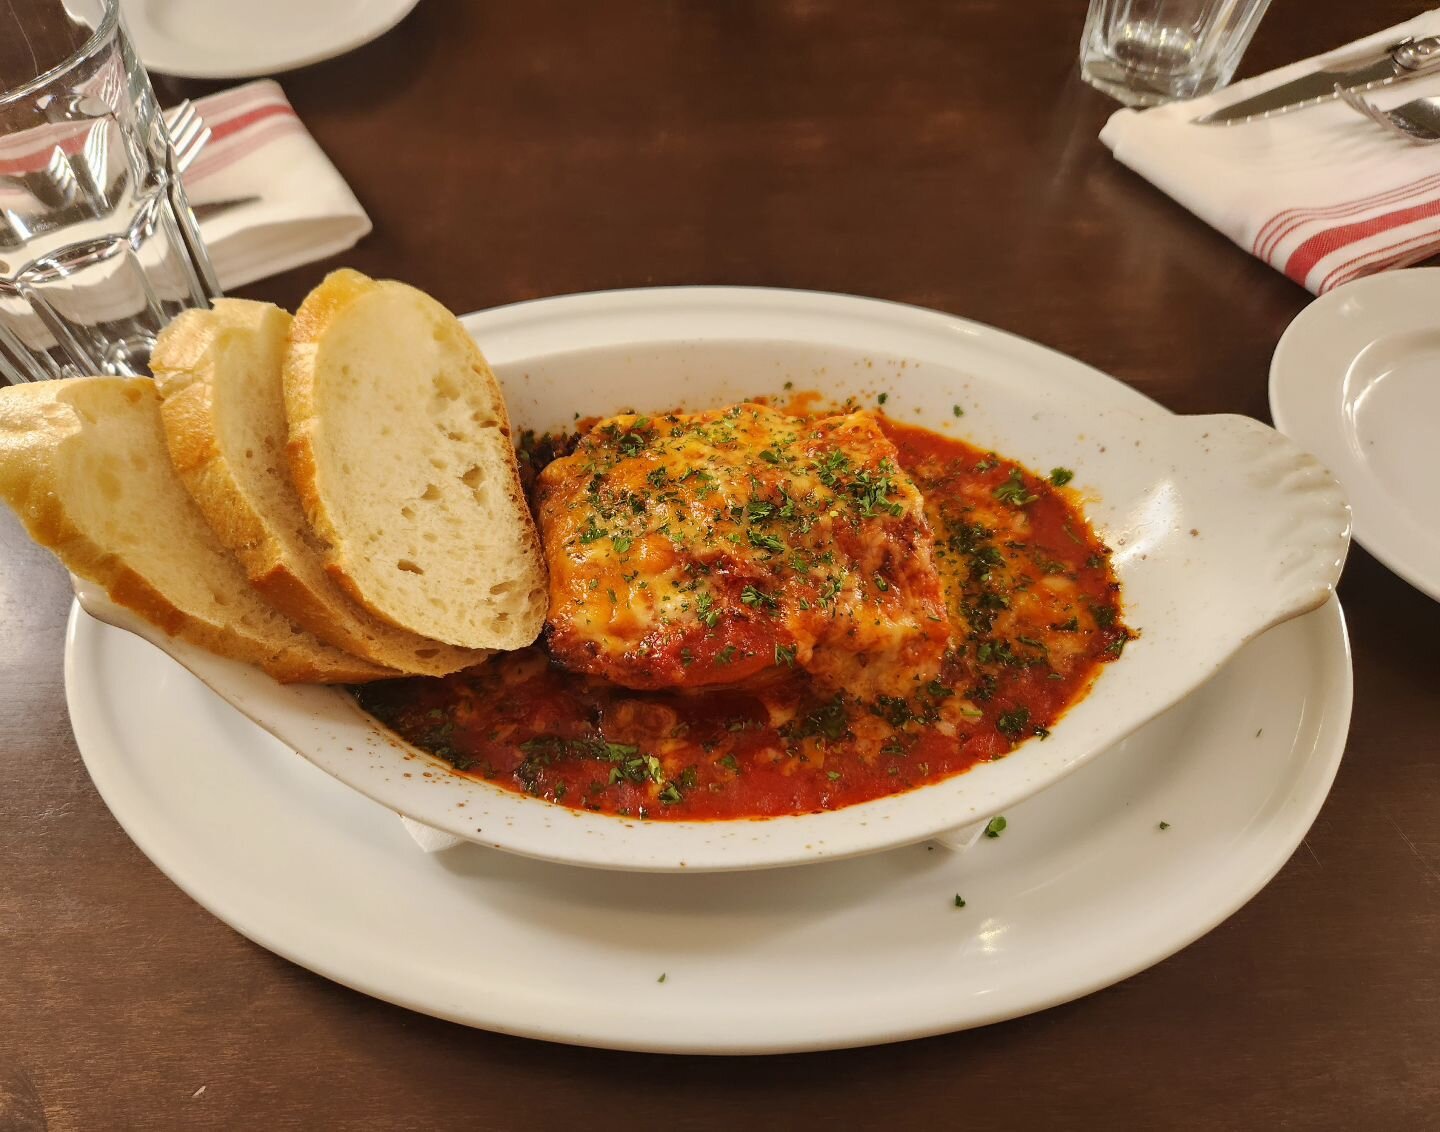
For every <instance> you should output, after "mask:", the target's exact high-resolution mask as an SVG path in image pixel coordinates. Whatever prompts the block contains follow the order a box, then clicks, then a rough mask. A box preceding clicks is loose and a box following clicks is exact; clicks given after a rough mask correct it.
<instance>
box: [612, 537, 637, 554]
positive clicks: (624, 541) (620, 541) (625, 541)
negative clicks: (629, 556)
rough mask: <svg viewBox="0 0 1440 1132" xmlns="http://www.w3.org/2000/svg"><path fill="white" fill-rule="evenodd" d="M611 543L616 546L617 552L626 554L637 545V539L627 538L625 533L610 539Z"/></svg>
mask: <svg viewBox="0 0 1440 1132" xmlns="http://www.w3.org/2000/svg"><path fill="white" fill-rule="evenodd" d="M610 545H611V546H613V547H614V548H615V553H616V554H624V553H625V552H626V551H627V550H629V549H630V548H631V547H632V546H634V545H635V540H634V539H633V538H626V537H624V536H623V535H615V536H614V537H613V538H611V539H610Z"/></svg>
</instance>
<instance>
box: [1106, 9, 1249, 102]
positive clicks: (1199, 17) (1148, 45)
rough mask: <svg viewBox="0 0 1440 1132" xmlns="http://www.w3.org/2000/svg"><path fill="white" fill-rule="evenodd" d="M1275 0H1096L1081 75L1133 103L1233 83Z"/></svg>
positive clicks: (1190, 94) (1163, 99)
mask: <svg viewBox="0 0 1440 1132" xmlns="http://www.w3.org/2000/svg"><path fill="white" fill-rule="evenodd" d="M1269 5H1270V0H1090V15H1089V18H1088V19H1086V21H1085V34H1084V37H1083V38H1082V39H1081V41H1080V74H1081V76H1082V77H1083V78H1084V79H1085V81H1086V82H1087V83H1089V84H1090V85H1091V86H1093V87H1096V88H1097V89H1099V90H1103V91H1104V92H1105V93H1106V94H1108V95H1110V96H1111V97H1112V98H1118V99H1119V100H1120V101H1121V102H1123V103H1125V104H1126V105H1127V106H1156V105H1158V104H1160V103H1162V102H1170V101H1173V100H1175V99H1179V98H1198V97H1199V96H1200V95H1202V94H1209V93H1210V92H1211V91H1212V90H1217V89H1219V88H1220V87H1222V86H1224V85H1225V84H1226V83H1228V82H1229V81H1230V79H1231V77H1232V76H1233V75H1234V74H1235V68H1236V67H1237V66H1239V64H1240V57H1241V56H1242V55H1244V54H1245V48H1246V47H1248V46H1249V45H1250V38H1251V36H1253V35H1254V34H1255V28H1256V27H1257V26H1258V25H1259V23H1260V17H1261V16H1263V15H1264V14H1265V9H1266V8H1267V7H1269Z"/></svg>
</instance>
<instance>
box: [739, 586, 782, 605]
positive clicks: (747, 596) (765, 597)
mask: <svg viewBox="0 0 1440 1132" xmlns="http://www.w3.org/2000/svg"><path fill="white" fill-rule="evenodd" d="M740 600H741V601H743V602H744V603H745V604H746V605H749V606H758V607H759V608H762V609H776V608H778V607H779V605H780V602H779V601H778V600H777V599H776V598H774V597H772V596H771V595H770V594H767V593H766V592H765V591H764V590H761V589H756V588H755V587H754V586H746V587H745V588H744V589H743V590H741V591H740Z"/></svg>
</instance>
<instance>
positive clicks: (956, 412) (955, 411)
mask: <svg viewBox="0 0 1440 1132" xmlns="http://www.w3.org/2000/svg"><path fill="white" fill-rule="evenodd" d="M950 412H951V413H953V414H954V415H955V416H957V417H963V416H964V415H965V410H964V409H962V408H961V407H960V406H959V405H951V406H950Z"/></svg>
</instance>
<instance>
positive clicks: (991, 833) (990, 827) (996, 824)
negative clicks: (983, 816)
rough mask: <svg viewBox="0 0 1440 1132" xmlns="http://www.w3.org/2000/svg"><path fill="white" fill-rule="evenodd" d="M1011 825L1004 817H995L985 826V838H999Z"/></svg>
mask: <svg viewBox="0 0 1440 1132" xmlns="http://www.w3.org/2000/svg"><path fill="white" fill-rule="evenodd" d="M1009 824H1010V823H1009V822H1007V821H1006V820H1005V818H1004V817H1003V816H1000V817H993V818H991V819H990V820H989V821H988V822H987V823H986V824H985V836H986V837H989V838H992V839H993V838H996V837H999V836H1000V835H1001V834H1002V833H1004V832H1005V827H1006V826H1007V825H1009Z"/></svg>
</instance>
